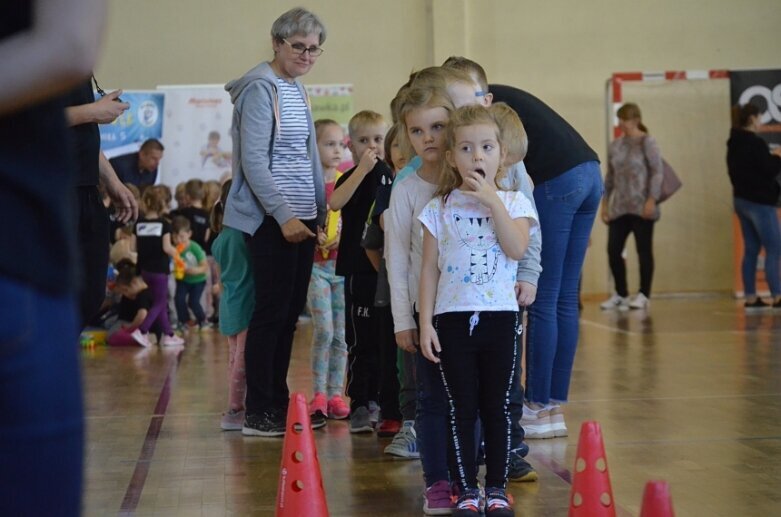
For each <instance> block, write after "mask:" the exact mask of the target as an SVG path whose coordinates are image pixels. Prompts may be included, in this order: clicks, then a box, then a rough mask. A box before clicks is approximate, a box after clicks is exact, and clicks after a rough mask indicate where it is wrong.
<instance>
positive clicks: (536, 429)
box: [521, 404, 556, 440]
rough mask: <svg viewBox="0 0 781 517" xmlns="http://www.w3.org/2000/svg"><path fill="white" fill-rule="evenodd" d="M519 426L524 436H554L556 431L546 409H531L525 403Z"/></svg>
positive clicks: (532, 437)
mask: <svg viewBox="0 0 781 517" xmlns="http://www.w3.org/2000/svg"><path fill="white" fill-rule="evenodd" d="M521 427H523V432H524V436H525V438H528V439H530V440H531V439H536V438H554V437H555V436H556V433H555V432H554V429H553V424H552V423H551V418H550V412H549V411H548V410H547V409H537V410H535V409H531V408H530V407H529V406H527V405H526V404H524V405H523V416H522V417H521Z"/></svg>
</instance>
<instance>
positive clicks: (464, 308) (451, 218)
mask: <svg viewBox="0 0 781 517" xmlns="http://www.w3.org/2000/svg"><path fill="white" fill-rule="evenodd" d="M500 134H501V131H500V126H499V122H498V119H497V114H496V110H493V111H492V109H491V108H485V107H483V106H477V105H472V106H464V107H463V108H459V109H457V110H456V111H454V112H453V113H452V115H451V117H450V123H449V125H448V127H447V133H446V146H445V149H446V151H445V162H446V163H445V164H444V167H443V171H442V174H441V175H440V182H439V188H438V190H437V193H436V196H435V197H434V199H432V200H431V202H430V203H429V204H428V205H426V207H425V208H424V209H423V212H421V214H420V216H419V217H418V219H419V220H420V221H421V223H422V224H423V227H424V228H425V230H424V237H423V260H422V268H421V276H420V295H419V296H420V347H421V351H422V353H423V355H424V356H425V357H426V358H427V359H428V360H430V361H432V362H433V363H436V364H438V365H439V368H440V372H441V375H442V381H443V383H444V385H445V391H446V394H447V397H448V400H449V403H450V404H449V406H450V423H449V427H450V432H451V434H452V435H453V441H454V445H455V447H454V449H455V455H456V462H457V465H456V470H457V475H458V480H457V482H458V483H459V485H460V488H461V491H460V492H461V496H460V497H459V499H458V502H457V503H456V508H457V509H458V510H460V511H461V512H463V513H464V514H465V515H469V514H471V513H472V512H474V514H475V515H477V514H478V512H479V511H480V510H481V508H480V505H481V504H482V503H481V498H480V493H479V488H478V484H477V468H476V465H475V456H476V454H475V436H474V433H475V422H476V419H477V416H478V412H479V415H480V418H481V420H482V422H483V425H484V429H485V433H484V435H485V436H484V438H485V462H486V478H485V491H486V503H485V512H486V515H487V516H497V517H498V516H502V517H505V516H512V515H514V513H513V510H512V506H511V498H508V496H507V494H506V492H505V486H506V483H507V464H508V456H509V451H510V426H511V421H510V412H509V409H508V400H509V393H510V388H511V383H512V380H513V375H514V368H515V365H516V364H517V362H518V361H517V358H516V354H517V353H518V350H519V347H518V343H517V341H518V339H519V336H520V331H521V321H520V318H519V313H518V302H517V299H516V296H515V291H514V284H515V277H516V273H517V269H518V260H520V259H521V258H522V257H523V254H524V253H525V251H526V247H527V245H528V243H529V232H530V229H532V228H533V227H535V226H536V225H537V214H536V213H535V211H534V208H533V207H532V205H531V203H530V202H529V200H528V199H527V198H526V197H525V196H524V195H523V194H521V193H520V192H516V191H506V190H501V188H500V187H499V185H500V184H501V178H502V176H503V174H504V170H503V167H502V164H503V163H504V161H505V157H506V150H505V149H506V148H505V146H504V145H502V142H501V138H500Z"/></svg>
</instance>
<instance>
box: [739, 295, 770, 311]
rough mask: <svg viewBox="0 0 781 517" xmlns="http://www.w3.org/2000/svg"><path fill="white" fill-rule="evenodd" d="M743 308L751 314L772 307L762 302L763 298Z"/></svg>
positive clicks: (747, 303)
mask: <svg viewBox="0 0 781 517" xmlns="http://www.w3.org/2000/svg"><path fill="white" fill-rule="evenodd" d="M743 307H745V309H746V310H747V311H749V312H751V311H761V310H763V309H767V308H768V307H770V306H769V305H768V304H766V303H765V302H764V301H762V298H757V299H756V300H754V301H753V302H751V303H749V302H746V303H745V304H744V305H743Z"/></svg>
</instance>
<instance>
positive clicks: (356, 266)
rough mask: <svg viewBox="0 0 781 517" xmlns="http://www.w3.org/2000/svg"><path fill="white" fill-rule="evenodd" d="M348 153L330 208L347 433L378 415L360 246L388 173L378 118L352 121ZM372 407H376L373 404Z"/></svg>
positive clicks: (370, 289)
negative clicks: (341, 303) (340, 291)
mask: <svg viewBox="0 0 781 517" xmlns="http://www.w3.org/2000/svg"><path fill="white" fill-rule="evenodd" d="M348 130H349V133H350V151H351V152H352V154H353V158H354V159H355V160H358V165H357V166H355V167H353V168H352V169H350V170H349V171H347V172H345V173H344V174H343V175H342V176H341V177H340V178H339V180H338V181H337V182H336V189H335V190H334V193H333V195H332V196H331V209H332V210H341V211H342V214H341V215H342V236H341V240H340V242H339V254H338V256H337V259H336V274H337V275H339V276H343V277H345V289H344V293H345V295H344V299H345V307H346V308H347V318H346V320H345V330H346V332H345V335H346V338H347V346H348V356H349V359H348V360H349V364H350V370H349V372H348V373H349V375H348V382H347V395H348V396H349V397H350V432H352V433H361V432H372V430H373V428H372V423H376V421H377V419H378V418H379V415H377V414H376V413H375V414H370V409H369V408H370V402H373V403H374V401H376V400H377V398H378V391H379V387H378V382H377V379H378V372H377V343H376V341H375V339H376V335H375V334H376V329H375V320H374V317H373V314H374V295H375V290H376V288H377V272H376V271H375V269H374V267H373V266H372V264H371V262H369V259H368V258H367V256H366V253H365V252H364V250H363V248H362V247H361V239H362V237H363V230H364V226H365V223H366V217H367V216H368V214H369V211H370V210H371V206H372V203H373V202H374V196H375V192H376V190H377V185H378V183H379V178H380V177H381V176H382V175H383V174H384V173H387V172H388V171H387V169H388V166H387V164H386V163H385V162H384V161H383V158H384V156H385V150H384V148H383V143H384V141H385V132H386V130H387V127H386V124H385V121H384V120H383V118H382V115H380V114H379V113H375V112H373V111H361V112H359V113H357V114H356V115H354V116H353V118H352V119H350V123H349V126H348ZM375 404H376V403H375Z"/></svg>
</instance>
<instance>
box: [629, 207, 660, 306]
mask: <svg viewBox="0 0 781 517" xmlns="http://www.w3.org/2000/svg"><path fill="white" fill-rule="evenodd" d="M655 223H656V221H653V220H650V219H643V218H642V217H638V216H633V221H632V233H634V234H635V248H637V258H638V261H639V262H640V292H641V293H643V294H644V295H645V296H646V298H650V297H651V283H652V282H653V279H654V242H653V241H654V224H655Z"/></svg>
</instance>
